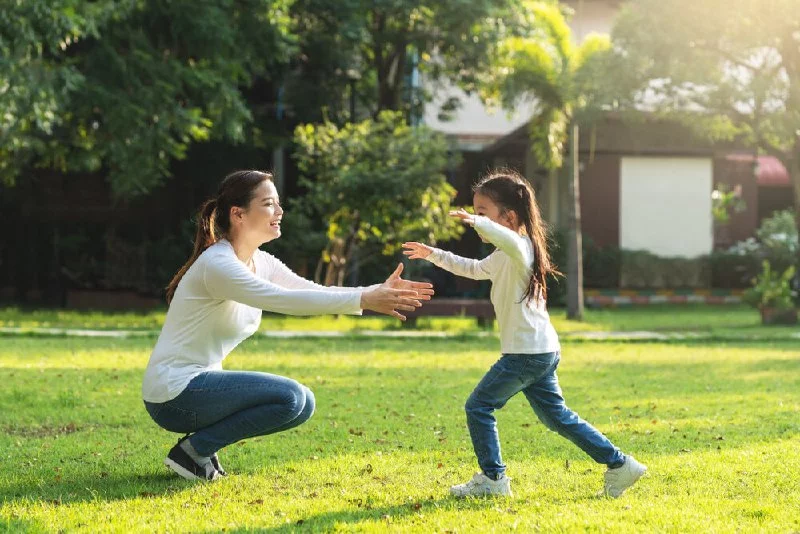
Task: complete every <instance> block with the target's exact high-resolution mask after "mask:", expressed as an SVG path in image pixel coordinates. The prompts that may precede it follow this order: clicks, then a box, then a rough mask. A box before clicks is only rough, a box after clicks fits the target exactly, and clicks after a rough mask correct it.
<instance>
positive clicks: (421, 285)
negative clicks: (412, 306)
mask: <svg viewBox="0 0 800 534" xmlns="http://www.w3.org/2000/svg"><path fill="white" fill-rule="evenodd" d="M403 246H405V245H403ZM402 272H403V264H402V263H400V264H398V265H397V269H395V270H394V272H393V273H392V274H391V275H389V278H387V279H386V281H385V282H384V283H383V286H384V287H390V288H392V289H410V290H412V291H416V292H417V300H431V296H432V295H433V293H434V291H433V284H430V283H428V282H415V281H413V280H403V279H402V278H400V274H401V273H402Z"/></svg>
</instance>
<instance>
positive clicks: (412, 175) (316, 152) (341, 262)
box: [295, 111, 462, 285]
mask: <svg viewBox="0 0 800 534" xmlns="http://www.w3.org/2000/svg"><path fill="white" fill-rule="evenodd" d="M295 142H296V143H297V145H298V151H297V153H296V154H295V157H296V159H297V164H298V167H299V168H300V171H301V173H302V174H303V176H304V179H303V181H304V184H305V185H306V186H307V187H308V194H307V195H306V197H305V198H304V199H303V204H304V205H305V206H311V207H312V209H313V213H314V214H315V215H317V216H319V217H321V218H322V219H324V220H325V221H326V223H327V237H328V244H327V246H326V248H325V250H324V251H323V254H322V259H321V260H320V264H319V268H318V269H317V276H316V277H315V278H316V279H317V280H318V281H321V282H324V283H325V284H326V285H331V284H334V285H341V284H342V283H343V282H344V277H345V274H346V273H347V269H348V267H350V260H351V259H352V258H353V255H354V253H355V251H356V250H357V249H358V248H362V249H363V248H370V247H371V248H374V249H375V250H377V251H378V253H379V254H383V255H384V256H391V255H394V254H395V253H396V252H397V251H398V250H399V248H400V246H401V245H402V243H403V242H404V241H412V240H416V241H425V242H429V243H435V242H436V241H437V240H446V239H451V238H453V237H456V236H458V235H460V233H461V231H462V228H461V226H460V225H458V224H457V223H456V222H455V221H454V220H453V219H452V218H451V217H449V216H448V212H449V210H450V202H451V200H452V198H453V197H454V196H455V190H454V189H453V187H452V186H451V185H450V184H448V183H447V181H446V179H445V177H444V175H443V174H442V169H445V168H446V167H447V144H446V141H445V140H444V139H443V138H442V137H441V136H440V135H438V134H436V133H435V132H433V131H432V130H430V129H429V128H426V127H422V126H409V125H407V124H406V123H405V120H404V117H403V115H402V113H399V112H388V111H386V112H382V113H380V114H379V115H378V117H377V119H375V120H372V119H368V120H365V121H362V122H359V123H348V124H346V125H345V126H343V127H339V126H337V125H335V124H333V123H331V122H328V123H325V124H322V125H312V124H307V125H301V126H298V127H297V130H296V131H295ZM310 177H314V179H313V180H311V179H309V178H310ZM323 266H324V267H325V275H324V277H323V276H322V268H323Z"/></svg>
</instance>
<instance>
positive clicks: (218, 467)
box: [211, 452, 228, 477]
mask: <svg viewBox="0 0 800 534" xmlns="http://www.w3.org/2000/svg"><path fill="white" fill-rule="evenodd" d="M211 465H213V466H214V469H216V470H217V473H219V476H221V477H226V476H228V473H227V472H226V471H225V470H224V469H223V468H222V464H220V463H219V458H218V457H217V453H216V452H215V453H214V454H212V455H211Z"/></svg>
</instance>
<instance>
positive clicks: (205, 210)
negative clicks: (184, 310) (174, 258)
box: [167, 198, 219, 304]
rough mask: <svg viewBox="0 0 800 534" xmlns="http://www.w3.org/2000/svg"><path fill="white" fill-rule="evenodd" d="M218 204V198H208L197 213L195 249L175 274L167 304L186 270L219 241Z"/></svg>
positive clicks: (170, 284)
mask: <svg viewBox="0 0 800 534" xmlns="http://www.w3.org/2000/svg"><path fill="white" fill-rule="evenodd" d="M218 204H219V203H218V201H217V199H216V198H212V199H210V200H207V201H206V202H205V203H204V204H203V205H202V206H201V207H200V210H199V211H198V213H197V232H196V233H195V236H194V250H193V251H192V255H191V256H190V257H189V260H188V261H187V262H186V263H185V264H184V265H183V267H181V268H180V269H179V270H178V272H177V273H175V276H173V277H172V280H171V281H170V283H169V285H168V286H167V304H169V303H170V302H172V297H173V296H175V290H176V289H177V288H178V283H179V282H180V281H181V278H183V275H184V274H186V271H188V270H189V267H191V266H192V264H194V262H195V261H197V258H199V257H200V254H202V253H203V251H204V250H205V249H207V248H208V247H210V246H211V245H213V244H214V243H216V242H217V231H216V228H215V222H216V218H217V216H216V215H217V205H218Z"/></svg>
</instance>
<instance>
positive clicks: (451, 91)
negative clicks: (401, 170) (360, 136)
mask: <svg viewBox="0 0 800 534" xmlns="http://www.w3.org/2000/svg"><path fill="white" fill-rule="evenodd" d="M564 3H565V4H567V5H568V6H569V7H571V8H572V9H573V10H574V14H573V16H572V19H571V20H570V21H569V25H570V28H571V29H572V37H573V40H574V41H575V42H576V43H580V42H582V41H583V40H584V39H585V38H586V36H587V35H588V34H590V33H609V32H610V31H611V26H612V24H613V21H614V17H615V16H616V14H617V12H618V11H619V3H620V2H619V0H570V1H567V2H564ZM422 84H423V85H425V86H427V87H428V89H429V90H431V91H432V92H433V94H434V99H433V101H432V102H429V103H427V104H425V108H424V111H423V118H422V121H423V122H424V123H425V124H427V125H428V126H430V127H431V128H433V129H434V130H437V131H439V132H443V133H445V134H450V135H456V136H458V135H471V136H486V137H487V139H482V140H477V141H476V143H477V144H476V146H475V147H473V149H475V150H477V149H479V148H481V146H483V145H488V144H490V143H491V141H493V140H494V139H496V138H499V137H502V136H504V135H506V134H509V133H511V132H512V131H514V130H515V129H517V128H518V127H520V126H522V125H523V124H525V123H526V122H528V120H529V119H530V117H531V115H532V114H533V111H534V109H535V107H536V106H535V103H534V102H520V103H519V105H518V106H517V108H516V109H514V110H513V111H512V112H511V113H509V112H507V111H505V110H497V111H494V112H490V111H489V110H488V109H486V107H485V106H484V105H483V103H482V102H481V101H480V98H478V96H477V95H475V94H472V95H466V94H465V93H464V92H463V91H461V90H460V89H459V88H457V87H454V86H452V85H450V84H447V83H443V84H442V85H441V86H439V87H433V86H431V84H430V82H427V81H426V80H424V79H423V80H422ZM451 96H456V97H458V98H459V99H460V100H461V102H462V108H461V109H459V110H458V112H456V113H455V114H454V117H453V120H451V121H447V122H443V121H440V120H439V118H438V113H439V109H440V108H441V105H442V103H444V102H446V101H447V99H448V98H449V97H451Z"/></svg>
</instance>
